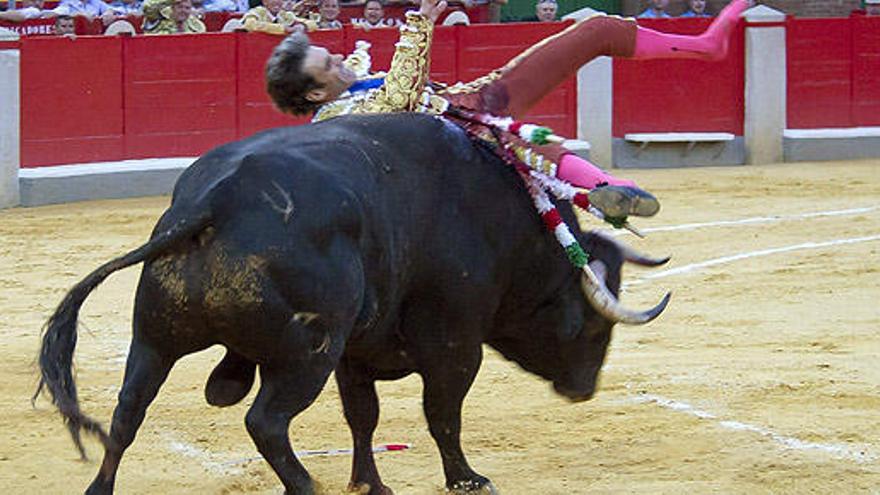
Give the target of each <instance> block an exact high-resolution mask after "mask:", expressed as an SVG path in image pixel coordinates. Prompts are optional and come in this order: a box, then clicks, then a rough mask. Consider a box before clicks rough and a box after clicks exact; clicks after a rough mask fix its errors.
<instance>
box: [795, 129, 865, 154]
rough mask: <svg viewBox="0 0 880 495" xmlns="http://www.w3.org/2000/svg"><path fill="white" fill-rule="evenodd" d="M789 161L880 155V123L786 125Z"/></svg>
mask: <svg viewBox="0 0 880 495" xmlns="http://www.w3.org/2000/svg"><path fill="white" fill-rule="evenodd" d="M783 151H784V153H785V161H786V162H808V161H809V162H812V161H826V160H857V159H861V158H880V127H849V128H843V129H834V128H832V129H786V130H785V132H784V134H783Z"/></svg>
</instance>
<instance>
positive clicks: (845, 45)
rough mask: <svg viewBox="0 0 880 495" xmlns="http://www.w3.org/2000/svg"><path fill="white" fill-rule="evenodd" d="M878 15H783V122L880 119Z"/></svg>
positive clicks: (850, 123)
mask: <svg viewBox="0 0 880 495" xmlns="http://www.w3.org/2000/svg"><path fill="white" fill-rule="evenodd" d="M878 41H880V18H877V17H865V16H853V17H850V18H844V19H789V20H788V22H787V23H786V45H787V49H788V65H787V70H788V94H787V104H788V107H787V112H788V127H789V128H791V129H816V128H826V127H863V126H878V125H880V91H878V90H877V88H878V87H880V43H878Z"/></svg>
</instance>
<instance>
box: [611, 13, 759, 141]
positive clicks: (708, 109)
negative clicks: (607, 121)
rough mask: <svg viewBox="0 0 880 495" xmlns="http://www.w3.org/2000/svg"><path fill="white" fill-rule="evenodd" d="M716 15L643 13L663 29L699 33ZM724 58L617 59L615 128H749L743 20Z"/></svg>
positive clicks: (620, 133)
mask: <svg viewBox="0 0 880 495" xmlns="http://www.w3.org/2000/svg"><path fill="white" fill-rule="evenodd" d="M709 22H710V19H640V20H639V24H640V25H644V26H645V27H648V28H651V29H656V30H658V31H663V32H669V33H678V34H698V33H701V32H703V31H704V30H705V29H706V27H707V26H708V25H709ZM737 30H738V32H737V33H736V34H735V35H734V38H733V40H731V46H730V52H729V54H728V56H727V58H725V59H724V60H722V61H719V62H702V61H698V60H650V61H632V60H622V59H617V60H615V61H614V122H613V126H612V134H613V135H614V136H615V137H623V136H624V135H625V134H627V133H636V132H729V133H732V134H735V135H740V136H741V135H742V134H743V119H744V101H743V92H744V85H743V84H744V72H745V68H744V44H743V31H742V30H743V23H742V22H741V23H740V25H739V27H738V28H737Z"/></svg>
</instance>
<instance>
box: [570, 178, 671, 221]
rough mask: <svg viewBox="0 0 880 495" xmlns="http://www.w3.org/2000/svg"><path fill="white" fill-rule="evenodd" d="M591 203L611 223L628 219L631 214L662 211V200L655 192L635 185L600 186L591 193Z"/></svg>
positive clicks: (648, 215) (637, 215)
mask: <svg viewBox="0 0 880 495" xmlns="http://www.w3.org/2000/svg"><path fill="white" fill-rule="evenodd" d="M587 195H588V197H589V198H590V204H591V205H593V206H594V207H596V209H598V210H599V211H601V212H602V215H603V216H604V217H605V219H606V220H609V221H610V223H612V224H613V223H614V221H615V220H619V221H623V222H625V221H626V218H627V217H629V216H635V217H653V216H654V215H656V214H657V212H658V211H660V202H659V201H657V198H655V197H654V195H653V194H651V193H649V192H648V191H645V190H644V189H640V188H638V187H633V186H610V185H608V186H599V187H597V188H595V189H593V190H591V191H590V192H589V193H587Z"/></svg>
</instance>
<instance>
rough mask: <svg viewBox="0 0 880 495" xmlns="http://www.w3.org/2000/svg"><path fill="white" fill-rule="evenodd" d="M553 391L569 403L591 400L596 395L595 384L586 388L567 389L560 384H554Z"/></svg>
mask: <svg viewBox="0 0 880 495" xmlns="http://www.w3.org/2000/svg"><path fill="white" fill-rule="evenodd" d="M553 390H555V391H556V393H557V394H559V395H561V396H563V397H565V398H566V399H568V400H569V401H570V402H584V401H588V400H590V399H592V398H593V395H594V394H595V393H596V384H595V383H593V384H590V385H589V386H588V387H579V388H569V387H566V386H565V385H562V384H560V383H554V384H553Z"/></svg>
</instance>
